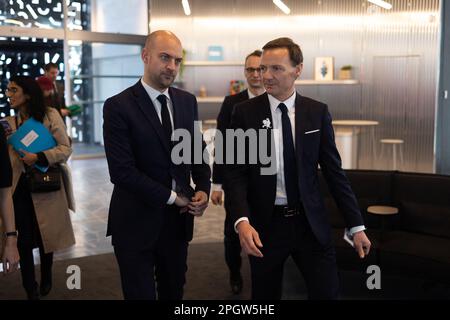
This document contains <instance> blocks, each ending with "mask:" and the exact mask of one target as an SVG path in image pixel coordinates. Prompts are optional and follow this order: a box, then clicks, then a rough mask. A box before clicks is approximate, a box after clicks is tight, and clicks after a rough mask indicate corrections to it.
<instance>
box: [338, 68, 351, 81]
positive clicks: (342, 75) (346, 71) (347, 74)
mask: <svg viewBox="0 0 450 320" xmlns="http://www.w3.org/2000/svg"><path fill="white" fill-rule="evenodd" d="M352 70H353V67H352V66H351V65H349V64H347V65H345V66H342V67H341V70H339V79H340V80H349V79H352Z"/></svg>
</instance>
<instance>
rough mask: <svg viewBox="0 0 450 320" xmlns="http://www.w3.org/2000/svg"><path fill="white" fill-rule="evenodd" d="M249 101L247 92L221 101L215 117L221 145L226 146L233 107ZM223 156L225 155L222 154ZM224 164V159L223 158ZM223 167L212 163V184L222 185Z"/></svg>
mask: <svg viewBox="0 0 450 320" xmlns="http://www.w3.org/2000/svg"><path fill="white" fill-rule="evenodd" d="M248 99H249V96H248V90H244V91H242V92H239V93H238V94H235V95H232V96H226V97H225V99H224V100H223V103H222V107H221V108H220V112H219V115H218V116H217V132H220V133H221V134H222V137H223V143H222V145H223V146H225V145H226V139H225V131H226V129H230V128H231V114H232V112H233V107H234V106H235V105H236V104H238V103H239V102H243V101H246V100H248ZM224 156H225V153H224ZM223 161H224V162H225V157H224V158H223ZM224 169H225V167H224V164H223V163H222V164H219V163H216V161H214V164H213V179H212V181H213V183H218V184H223V182H224V181H223V171H224Z"/></svg>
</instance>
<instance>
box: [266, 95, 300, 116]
mask: <svg viewBox="0 0 450 320" xmlns="http://www.w3.org/2000/svg"><path fill="white" fill-rule="evenodd" d="M267 97H268V98H269V103H270V109H271V110H272V113H273V112H275V111H276V110H277V108H278V105H279V104H280V103H284V104H285V105H286V107H287V109H288V111H289V112H293V111H294V110H295V98H296V97H297V92H296V91H294V93H293V94H292V95H291V96H290V97H289V98H287V99H286V100H284V101H280V100H278V99H277V98H275V97H274V96H272V95H270V94H268V95H267Z"/></svg>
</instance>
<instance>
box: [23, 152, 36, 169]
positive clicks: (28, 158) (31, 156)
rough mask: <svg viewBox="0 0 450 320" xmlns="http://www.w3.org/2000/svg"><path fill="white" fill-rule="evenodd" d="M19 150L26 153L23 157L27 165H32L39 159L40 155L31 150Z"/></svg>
mask: <svg viewBox="0 0 450 320" xmlns="http://www.w3.org/2000/svg"><path fill="white" fill-rule="evenodd" d="M19 151H20V152H22V153H23V154H24V156H23V157H22V158H21V159H22V161H23V162H25V163H26V164H27V165H29V166H32V165H34V164H35V163H36V161H38V156H37V154H36V153H31V152H28V151H25V150H23V149H20V150H19Z"/></svg>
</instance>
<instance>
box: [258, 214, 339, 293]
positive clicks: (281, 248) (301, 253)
mask: <svg viewBox="0 0 450 320" xmlns="http://www.w3.org/2000/svg"><path fill="white" fill-rule="evenodd" d="M261 241H262V243H263V247H262V248H261V249H260V250H261V252H262V254H263V255H264V257H263V258H258V257H254V256H249V259H250V267H251V273H252V299H255V300H279V299H281V297H282V283H283V267H284V263H285V261H286V260H287V258H288V257H289V256H292V258H293V260H294V262H295V264H296V265H297V267H298V268H299V270H300V272H301V273H302V275H303V278H304V279H305V283H306V286H307V290H308V298H309V299H320V300H328V299H337V297H338V290H339V280H338V271H337V265H336V254H335V250H334V247H333V245H332V244H331V243H330V245H328V246H323V245H321V244H320V243H319V242H318V241H317V239H316V237H315V236H314V234H313V233H312V230H311V228H310V226H309V223H308V221H307V218H306V216H305V215H304V214H301V215H297V216H293V217H283V216H281V215H277V214H275V213H274V216H273V218H272V223H271V224H270V226H269V228H268V229H267V232H266V233H265V236H264V239H262V240H261Z"/></svg>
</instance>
